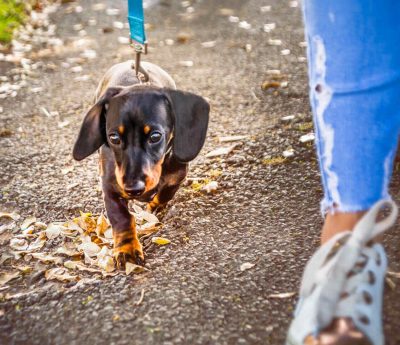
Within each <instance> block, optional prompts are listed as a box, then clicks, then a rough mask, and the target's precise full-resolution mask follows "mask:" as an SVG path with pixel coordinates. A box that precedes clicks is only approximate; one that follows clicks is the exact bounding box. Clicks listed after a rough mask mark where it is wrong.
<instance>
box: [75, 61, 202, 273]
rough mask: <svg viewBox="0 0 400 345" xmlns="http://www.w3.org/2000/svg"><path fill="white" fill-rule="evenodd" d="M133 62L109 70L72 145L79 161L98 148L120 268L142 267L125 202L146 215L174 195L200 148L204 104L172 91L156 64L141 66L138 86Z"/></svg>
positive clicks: (193, 95) (172, 82)
mask: <svg viewBox="0 0 400 345" xmlns="http://www.w3.org/2000/svg"><path fill="white" fill-rule="evenodd" d="M132 63H133V62H132V61H126V62H123V63H120V64H117V65H114V66H113V67H111V68H110V69H109V70H108V71H107V73H106V74H105V76H104V77H103V79H102V81H101V82H100V84H99V87H98V88H97V91H96V97H95V104H94V105H93V106H92V107H91V108H90V109H89V111H88V112H87V114H86V115H85V118H84V119H83V123H82V126H81V129H80V132H79V135H78V138H77V140H76V143H75V146H74V149H73V157H74V158H75V159H76V160H78V161H80V160H82V159H84V158H86V157H87V156H89V155H91V154H92V153H94V152H95V151H96V150H98V149H100V175H101V180H102V188H103V195H104V202H105V207H106V211H107V215H108V218H109V220H110V222H111V225H112V229H113V237H114V256H115V260H116V263H117V266H118V267H119V268H123V267H124V266H125V263H126V262H127V261H133V262H135V263H137V264H143V262H144V255H143V250H142V245H141V244H140V242H139V239H138V236H137V232H136V226H135V219H134V217H133V215H131V214H130V212H129V210H128V201H129V200H132V199H135V200H139V201H142V202H148V209H149V210H150V211H153V210H155V209H157V208H158V207H161V206H163V205H165V204H166V203H167V202H168V201H169V200H171V199H172V198H173V196H174V195H175V193H176V191H177V190H178V188H179V185H180V184H181V183H182V181H183V180H184V178H185V177H186V175H187V172H188V162H189V161H191V160H193V159H194V158H195V157H196V156H197V155H198V153H199V152H200V150H201V148H202V147H203V144H204V141H205V137H206V132H207V127H208V117H209V111H210V106H209V104H208V103H207V102H206V101H205V100H204V99H203V98H202V97H200V96H197V95H195V94H192V93H189V92H183V91H178V90H176V88H175V83H174V81H173V80H172V78H171V77H170V76H169V75H168V74H167V73H166V72H165V71H164V70H162V69H161V68H160V67H158V66H156V65H154V64H151V63H148V62H142V64H141V67H142V68H143V70H141V72H142V74H143V75H144V77H145V78H146V82H145V83H140V82H139V80H138V78H137V77H136V74H135V70H134V69H133V68H132Z"/></svg>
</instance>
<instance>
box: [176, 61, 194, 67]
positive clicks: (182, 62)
mask: <svg viewBox="0 0 400 345" xmlns="http://www.w3.org/2000/svg"><path fill="white" fill-rule="evenodd" d="M179 65H181V66H183V67H193V65H194V62H193V61H191V60H182V61H179Z"/></svg>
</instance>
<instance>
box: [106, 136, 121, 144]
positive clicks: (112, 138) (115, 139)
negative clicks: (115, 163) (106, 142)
mask: <svg viewBox="0 0 400 345" xmlns="http://www.w3.org/2000/svg"><path fill="white" fill-rule="evenodd" d="M108 138H109V139H110V142H111V144H113V145H119V144H120V143H121V138H120V137H119V135H118V134H117V133H112V134H110V135H109V136H108Z"/></svg>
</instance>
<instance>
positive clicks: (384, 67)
mask: <svg viewBox="0 0 400 345" xmlns="http://www.w3.org/2000/svg"><path fill="white" fill-rule="evenodd" d="M303 9H304V19H305V27H306V38H307V43H308V63H309V81H310V100H311V107H312V110H313V116H314V124H315V131H316V145H317V153H318V157H319V162H320V168H321V175H322V182H323V186H324V192H325V196H324V199H323V201H322V204H321V207H322V211H323V212H324V213H325V212H326V211H328V210H330V211H332V212H333V211H335V210H340V211H347V212H354V211H360V210H366V209H368V208H369V207H371V206H372V205H373V204H374V203H375V202H377V201H378V200H380V199H387V198H389V193H388V184H389V182H390V177H391V172H392V166H393V160H394V157H395V154H396V148H397V141H398V137H399V129H400V1H389V0H382V1H376V0H304V8H303Z"/></svg>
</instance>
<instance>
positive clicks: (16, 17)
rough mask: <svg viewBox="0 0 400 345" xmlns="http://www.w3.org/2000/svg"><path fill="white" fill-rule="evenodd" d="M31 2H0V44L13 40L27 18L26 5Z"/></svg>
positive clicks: (15, 0)
mask: <svg viewBox="0 0 400 345" xmlns="http://www.w3.org/2000/svg"><path fill="white" fill-rule="evenodd" d="M28 2H29V1H20V0H0V43H3V44H7V43H9V42H10V41H11V40H12V37H13V31H14V30H15V29H16V28H17V27H18V26H19V25H21V24H22V23H23V22H24V20H25V18H26V3H28Z"/></svg>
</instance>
